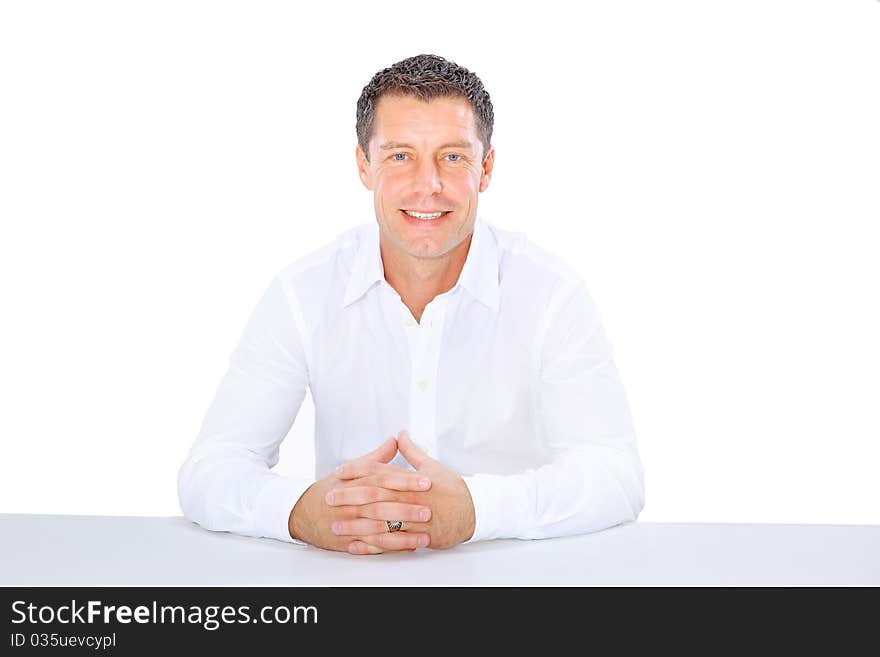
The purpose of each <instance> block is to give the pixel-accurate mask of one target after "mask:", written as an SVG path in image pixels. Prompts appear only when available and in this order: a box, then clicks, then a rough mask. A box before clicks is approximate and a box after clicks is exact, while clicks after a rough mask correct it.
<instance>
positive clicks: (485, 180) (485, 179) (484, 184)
mask: <svg viewBox="0 0 880 657" xmlns="http://www.w3.org/2000/svg"><path fill="white" fill-rule="evenodd" d="M494 167H495V147H494V146H492V147H491V148H490V149H489V153H488V154H487V155H486V159H485V160H483V173H482V175H481V176H480V191H481V192H485V191H486V189H487V188H488V187H489V181H490V180H491V179H492V169H493V168H494Z"/></svg>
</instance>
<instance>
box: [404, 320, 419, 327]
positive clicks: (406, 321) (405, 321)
mask: <svg viewBox="0 0 880 657" xmlns="http://www.w3.org/2000/svg"><path fill="white" fill-rule="evenodd" d="M403 324H404V326H415V325H416V323H415V321H414V320H412V319H407V320H404V322H403Z"/></svg>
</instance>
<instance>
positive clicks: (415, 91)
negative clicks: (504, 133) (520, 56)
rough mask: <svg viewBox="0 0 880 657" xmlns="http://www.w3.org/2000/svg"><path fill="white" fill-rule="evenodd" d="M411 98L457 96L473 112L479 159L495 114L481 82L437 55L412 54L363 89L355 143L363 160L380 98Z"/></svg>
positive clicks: (486, 147)
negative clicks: (413, 55) (478, 143)
mask: <svg viewBox="0 0 880 657" xmlns="http://www.w3.org/2000/svg"><path fill="white" fill-rule="evenodd" d="M386 94H387V95H401V96H414V97H416V98H419V99H420V100H424V101H429V100H432V99H434V98H440V97H449V96H452V97H455V96H460V97H461V98H463V99H465V100H467V101H468V102H469V103H470V104H471V107H472V108H473V110H474V117H475V118H476V124H477V135H478V136H479V138H480V141H481V142H482V143H483V159H484V160H485V159H486V156H487V155H488V154H489V149H490V148H491V144H492V126H493V124H494V122H495V114H494V112H493V111H492V100H491V99H490V98H489V92H487V91H486V90H485V89H484V88H483V83H482V81H480V78H478V77H477V76H476V75H475V74H474V73H471V72H470V71H469V70H467V69H466V68H464V67H463V66H459V65H458V64H456V63H455V62H451V61H448V60H446V59H443V58H442V57H440V56H439V55H416V56H415V57H408V58H407V59H404V60H401V61H399V62H397V63H396V64H393V65H392V66H390V67H389V68H386V69H382V70H381V71H379V72H378V73H376V75H374V76H373V79H372V80H370V83H369V84H368V85H367V86H366V87H364V89H363V91H362V92H361V97H360V98H359V99H358V103H357V123H356V125H355V129H356V131H357V139H358V144H359V145H360V147H361V150H362V151H363V152H364V155H365V156H366V158H367V161H369V159H370V151H369V146H370V138H371V137H372V136H373V119H374V113H375V111H376V105H378V104H379V99H380V98H381V97H382V96H384V95H386Z"/></svg>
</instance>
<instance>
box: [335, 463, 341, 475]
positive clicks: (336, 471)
mask: <svg viewBox="0 0 880 657" xmlns="http://www.w3.org/2000/svg"><path fill="white" fill-rule="evenodd" d="M333 473H334V474H335V475H336V476H337V477H341V476H342V466H341V465H340V466H337V468H336V469H335V470H334V471H333Z"/></svg>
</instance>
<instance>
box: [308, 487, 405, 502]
mask: <svg viewBox="0 0 880 657" xmlns="http://www.w3.org/2000/svg"><path fill="white" fill-rule="evenodd" d="M324 499H325V500H326V501H327V504H329V505H330V506H342V505H344V504H350V505H360V504H370V503H371V502H387V501H388V500H393V499H394V493H393V492H392V491H390V490H385V489H384V488H379V487H378V486H351V487H350V488H334V489H333V490H331V491H329V492H328V493H327V495H325V496H324Z"/></svg>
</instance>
